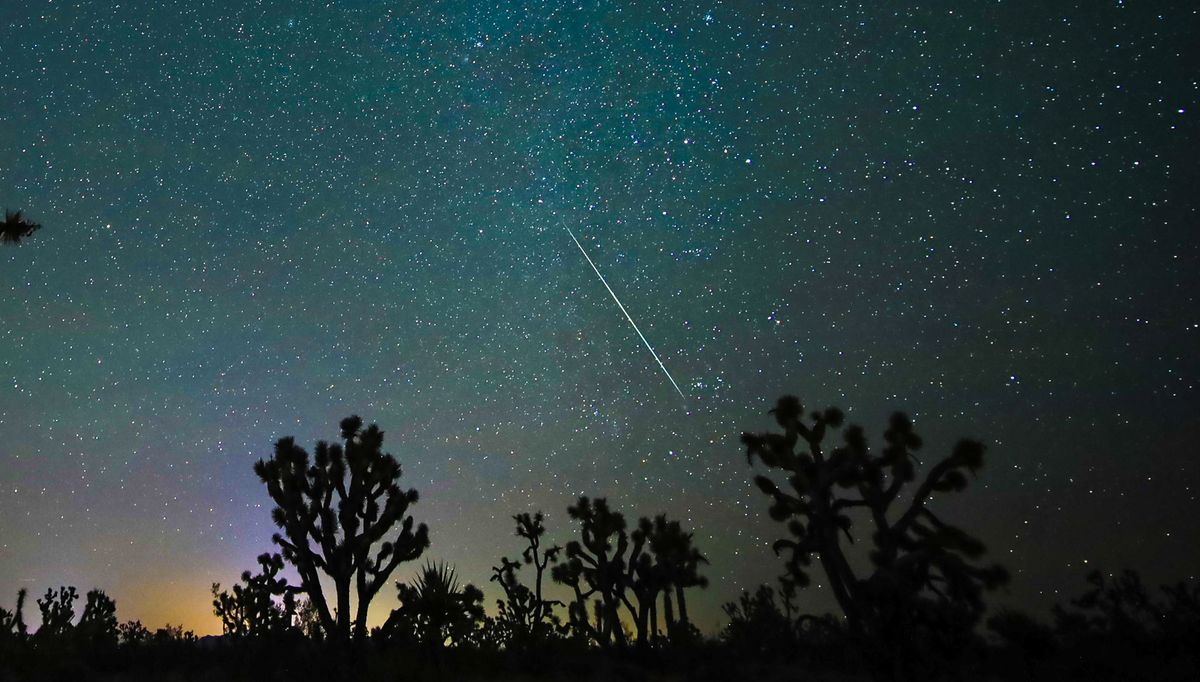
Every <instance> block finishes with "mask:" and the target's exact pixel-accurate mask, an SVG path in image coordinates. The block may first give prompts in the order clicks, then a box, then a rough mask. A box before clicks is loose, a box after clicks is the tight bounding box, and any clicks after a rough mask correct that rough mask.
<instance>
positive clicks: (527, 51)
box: [0, 0, 1200, 633]
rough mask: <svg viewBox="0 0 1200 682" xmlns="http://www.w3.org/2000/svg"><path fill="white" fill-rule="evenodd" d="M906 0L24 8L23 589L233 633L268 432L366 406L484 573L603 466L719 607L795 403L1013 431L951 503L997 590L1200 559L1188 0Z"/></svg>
mask: <svg viewBox="0 0 1200 682" xmlns="http://www.w3.org/2000/svg"><path fill="white" fill-rule="evenodd" d="M493 5H499V6H498V7H494V6H493ZM1173 5H1174V6H1173ZM885 7H891V5H889V4H888V3H883V4H880V3H862V4H856V3H839V4H836V5H834V4H824V3H812V4H803V5H799V4H794V3H774V2H770V3H761V4H759V3H750V2H735V3H721V2H711V3H708V4H699V5H697V4H692V3H653V4H650V3H647V4H644V5H643V4H641V3H625V2H595V1H591V0H589V1H588V2H581V3H565V2H564V3H558V2H530V3H508V2H497V3H491V2H477V1H455V2H385V1H382V0H372V1H367V0H341V1H336V2H335V1H332V0H331V1H330V2H321V3H317V2H300V1H298V0H277V1H275V0H268V1H263V2H230V1H225V0H220V1H219V0H179V1H175V2H171V1H167V0H132V1H129V2H122V3H119V4H118V3H116V2H111V1H109V0H104V1H100V0H97V1H94V2H85V1H80V2H71V1H66V0H60V1H55V2H46V1H37V2H35V1H34V0H5V1H4V2H3V3H0V25H2V26H4V27H5V29H4V30H5V34H4V39H3V43H2V44H0V207H8V208H10V209H14V210H15V209H22V210H24V211H25V212H26V214H27V216H28V217H30V218H31V219H33V220H36V221H38V222H40V223H42V224H43V225H44V228H43V229H42V230H41V231H40V232H38V233H37V234H36V235H34V236H33V237H32V238H31V239H29V240H28V241H27V242H24V243H22V245H20V246H19V247H15V248H3V249H0V344H2V345H3V349H4V350H3V352H0V604H2V605H4V606H6V607H9V608H11V605H12V602H13V601H14V600H15V593H16V591H17V589H18V588H20V587H22V586H24V587H28V588H30V591H31V592H34V593H36V594H40V593H42V592H44V591H45V589H46V588H47V587H49V586H52V585H53V586H57V585H59V584H68V585H72V584H73V585H77V586H78V587H79V588H80V589H81V591H82V590H86V589H89V588H91V587H94V586H98V587H101V588H104V589H106V590H107V591H108V593H109V594H110V595H112V596H113V597H114V598H115V599H116V601H117V605H118V616H119V617H120V618H121V619H122V620H125V619H132V618H139V619H141V620H142V621H143V622H144V623H146V624H147V625H150V626H152V627H156V626H160V625H162V624H163V623H164V622H166V621H170V622H173V623H179V622H182V623H183V624H184V625H185V626H187V627H190V628H194V629H195V630H196V631H197V632H199V633H208V632H214V631H218V630H219V623H218V621H217V619H216V618H215V617H213V616H212V614H211V606H210V601H211V597H210V595H209V586H210V584H211V583H212V582H214V581H220V582H222V583H224V584H226V585H228V584H229V583H231V582H233V581H236V579H237V576H238V574H239V573H240V572H241V571H242V570H243V569H246V568H251V567H253V565H254V557H255V556H256V555H257V554H259V553H260V552H263V551H267V550H269V549H270V548H271V544H270V536H271V534H272V532H273V530H274V529H273V527H272V524H271V521H270V516H269V509H270V504H269V500H268V498H267V495H266V492H265V489H264V487H263V486H262V485H261V484H260V483H259V482H258V480H257V479H256V477H255V476H254V474H253V472H252V470H251V465H252V463H253V462H254V461H255V460H256V459H258V458H260V457H265V456H268V455H269V454H270V451H271V446H272V443H273V442H274V441H275V440H276V439H278V438H280V437H282V436H287V435H292V436H295V437H296V438H297V441H298V442H299V443H301V444H303V445H305V446H306V447H310V448H311V446H312V444H313V443H314V441H316V440H317V439H318V438H326V439H333V438H335V437H336V436H337V423H338V421H339V420H340V419H341V418H342V417H345V416H347V415H349V414H358V415H361V416H362V417H363V418H364V419H365V420H366V421H367V422H376V423H378V424H379V425H380V427H381V428H383V429H384V431H385V432H386V434H387V442H386V446H387V448H386V449H388V450H389V451H391V452H392V453H394V454H395V455H396V456H397V457H398V459H400V461H401V462H402V464H403V465H404V472H405V473H404V478H403V479H402V483H403V484H404V485H405V486H411V487H415V488H416V489H417V490H418V491H419V492H420V493H421V502H420V504H418V505H417V506H416V507H415V508H414V510H413V513H414V515H415V516H416V518H417V519H418V520H419V521H425V522H427V523H428V524H429V525H430V529H431V536H432V542H433V545H432V548H431V549H430V550H429V552H428V553H427V555H426V556H427V557H429V558H432V559H444V560H447V561H449V562H452V563H454V564H455V565H457V567H458V569H459V572H460V574H461V575H462V576H463V578H464V579H465V580H469V581H472V582H474V583H475V584H477V585H487V587H488V590H489V592H488V594H489V599H488V602H489V604H490V602H491V600H492V597H493V596H494V595H495V592H494V591H493V590H491V587H492V585H490V584H487V579H488V576H489V575H490V571H489V567H490V566H491V565H493V564H494V563H496V562H497V561H498V558H499V557H500V556H501V555H503V554H507V555H508V556H514V555H515V553H516V552H517V551H519V547H520V545H519V543H518V541H517V538H515V537H513V536H512V523H511V520H510V516H511V515H512V514H515V513H517V512H520V511H527V510H533V509H537V508H540V509H543V510H545V511H546V512H548V521H547V523H548V526H549V529H550V536H551V537H552V538H553V539H554V540H556V541H559V542H566V541H567V540H569V539H571V537H572V535H573V534H574V528H573V527H571V526H569V521H568V519H567V518H566V514H565V508H566V506H567V505H568V504H570V503H571V502H572V501H573V500H574V499H575V498H577V497H578V496H579V495H581V494H588V495H593V496H608V497H609V499H610V502H611V503H612V504H613V505H614V506H615V507H616V508H617V509H619V510H621V511H623V512H625V513H626V515H627V516H628V517H630V518H631V520H632V519H636V517H638V516H640V515H651V514H654V513H659V512H667V513H668V514H670V515H671V516H673V517H675V518H680V519H682V520H683V521H684V523H685V525H687V526H688V527H690V528H693V529H694V530H695V531H696V542H697V544H698V546H699V547H700V548H701V550H702V551H704V552H705V553H706V554H707V555H708V557H709V558H710V560H711V562H712V565H711V566H710V567H709V568H708V570H707V575H708V576H709V578H710V580H711V582H712V585H711V586H710V587H709V589H708V590H707V591H705V592H704V593H703V594H695V595H693V596H692V597H691V601H692V603H693V605H692V610H693V611H694V612H695V614H694V617H695V618H696V619H697V620H699V621H700V623H701V624H702V625H703V626H704V628H705V629H706V630H708V631H710V632H713V631H715V630H716V628H717V627H718V625H719V621H720V618H721V614H720V611H719V605H720V604H721V603H722V602H724V601H727V600H729V599H732V598H733V597H735V596H736V594H737V593H738V591H739V590H741V589H743V588H749V589H753V588H754V587H755V586H756V585H758V584H759V583H762V582H765V581H770V580H773V579H774V577H775V576H777V575H778V574H780V573H781V565H782V563H781V561H780V560H777V559H775V558H774V556H773V555H772V553H771V550H770V543H771V541H773V540H774V539H775V538H777V537H781V536H782V534H783V533H784V531H783V529H782V527H779V526H778V525H776V524H775V523H774V522H772V521H771V520H770V519H769V518H768V517H767V515H766V508H767V500H766V499H765V498H764V497H763V496H762V495H761V493H759V492H758V491H757V489H756V488H754V487H753V485H752V483H751V477H752V475H753V471H752V470H751V469H750V468H749V467H748V466H747V464H746V458H745V454H744V451H743V449H742V448H741V446H740V445H739V443H738V436H739V433H740V432H741V431H743V430H762V429H765V428H767V427H768V426H770V425H771V424H772V422H771V420H770V418H769V417H768V416H767V415H766V410H767V409H769V408H770V406H771V405H773V403H774V401H775V399H776V398H777V397H779V396H780V395H782V394H784V393H796V394H798V395H800V396H801V397H803V398H804V400H805V401H806V403H809V404H812V405H813V406H823V405H828V404H837V405H840V406H842V407H844V408H846V409H847V410H848V411H849V416H850V419H851V421H854V422H857V423H861V424H862V425H863V426H864V427H866V429H867V431H868V434H870V435H871V436H873V439H874V441H875V442H879V438H880V434H881V433H882V430H883V427H884V425H885V420H886V417H887V415H888V414H889V413H890V412H891V411H893V410H897V409H901V410H905V411H908V412H909V413H910V414H912V415H913V416H914V418H915V419H916V424H917V428H918V431H919V432H920V433H922V434H923V435H924V436H925V438H926V443H927V447H926V449H925V450H924V451H923V453H924V457H923V462H924V463H925V465H926V466H928V465H929V464H930V463H931V460H936V458H938V457H939V456H941V455H942V454H948V452H949V449H950V447H951V445H952V444H953V442H954V441H955V440H956V439H957V438H958V437H960V436H972V437H977V438H980V439H982V440H984V441H985V442H987V443H988V444H989V459H988V461H987V465H986V466H985V468H984V470H983V472H982V474H981V477H980V479H979V481H978V482H977V483H976V484H975V485H973V486H972V487H970V488H969V489H968V490H967V491H966V492H965V493H963V494H962V495H960V496H958V497H957V498H955V499H950V498H943V499H938V500H935V505H936V506H937V507H938V508H940V509H943V510H945V513H946V515H947V516H949V517H950V518H951V519H954V520H955V521H957V522H958V523H960V524H962V525H964V526H965V527H967V528H969V529H972V530H974V531H977V532H978V533H979V534H980V535H981V536H982V537H983V539H984V540H985V541H986V542H987V543H988V546H989V549H990V552H991V557H992V558H994V559H996V560H999V561H1001V562H1002V563H1004V564H1006V565H1007V566H1008V567H1009V568H1010V569H1011V571H1012V572H1013V581H1012V583H1011V585H1010V587H1009V588H1007V590H1005V591H1002V592H1001V593H999V594H997V595H995V596H994V597H993V598H992V601H993V603H1006V604H1011V605H1015V606H1018V607H1020V608H1025V609H1029V610H1031V611H1032V612H1034V613H1035V614H1037V615H1044V614H1045V613H1046V610H1047V609H1048V608H1049V606H1050V604H1052V603H1053V602H1054V601H1056V600H1058V601H1061V600H1064V599H1065V598H1066V597H1069V596H1072V595H1075V594H1078V593H1080V592H1081V591H1082V590H1083V588H1084V587H1085V585H1084V576H1085V574H1086V573H1087V572H1088V571H1089V570H1091V569H1092V568H1100V569H1103V570H1108V571H1115V570H1119V569H1121V568H1124V567H1127V566H1128V567H1133V568H1137V569H1141V570H1142V571H1143V572H1144V574H1145V575H1146V577H1147V579H1148V581H1150V582H1151V584H1156V583H1158V582H1162V581H1165V580H1168V579H1170V580H1176V579H1181V578H1186V577H1193V578H1194V577H1196V575H1197V570H1198V568H1197V567H1198V566H1200V542H1197V540H1198V538H1200V515H1198V514H1197V511H1198V510H1200V506H1198V505H1197V501H1198V500H1197V496H1198V491H1200V460H1198V457H1197V455H1200V448H1198V446H1197V442H1198V440H1197V439H1198V438H1200V353H1197V350H1198V349H1200V300H1198V297H1200V239H1198V237H1200V235H1198V233H1197V230H1198V227H1200V212H1198V210H1197V207H1198V206H1200V202H1198V201H1197V198H1196V194H1197V191H1198V190H1200V173H1198V172H1197V158H1198V155H1200V151H1198V150H1200V68H1198V66H1200V58H1198V55H1197V52H1196V51H1195V48H1194V46H1193V43H1194V41H1195V40H1196V36H1197V35H1198V34H1200V15H1198V13H1197V10H1196V9H1195V8H1194V3H1190V2H1179V3H1145V2H1099V1H1097V2H1081V3H1060V2H1054V3H1046V2H994V1H991V2H973V3H965V4H964V3H958V2H935V3H922V4H921V5H920V7H919V8H911V9H909V10H905V11H900V12H892V11H890V10H888V9H884V8H885ZM567 228H570V229H571V230H572V231H573V232H574V233H575V234H576V235H577V236H578V237H579V239H580V242H581V243H582V244H583V246H584V248H585V249H586V250H587V252H588V255H590V257H591V258H592V259H593V260H594V261H595V263H596V265H597V267H598V268H599V269H600V271H601V272H602V273H603V274H604V276H605V278H606V279H607V280H608V282H609V284H611V285H612V288H613V290H614V291H615V292H616V294H617V295H618V296H619V297H620V299H621V301H622V303H623V304H624V305H625V307H626V308H627V309H628V311H629V314H630V315H631V316H632V317H633V319H634V320H635V321H636V322H637V324H638V326H639V327H640V328H641V330H642V332H643V333H644V334H645V336H646V338H647V339H648V340H649V342H650V343H651V344H652V345H653V347H654V349H655V351H657V353H658V355H659V356H660V357H661V358H662V361H663V363H664V364H665V366H666V367H667V369H668V370H669V371H670V373H671V375H672V376H673V377H674V379H675V380H676V381H677V382H678V383H679V387H680V389H681V390H682V391H683V393H684V394H685V395H686V399H681V398H680V396H679V394H678V393H676V391H675V389H674V388H673V387H672V385H671V383H670V382H669V381H668V379H667V377H666V376H665V375H664V373H663V372H662V370H661V369H660V368H659V366H658V365H657V363H656V362H655V360H654V357H653V356H652V355H651V354H650V352H649V351H648V350H647V348H646V347H645V346H644V345H643V344H642V341H641V339H639V338H638V335H637V334H636V333H635V331H634V330H633V328H632V327H631V326H630V324H629V322H628V321H627V320H626V319H625V317H624V315H623V314H622V313H621V310H620V309H619V308H618V307H617V305H616V303H614V301H613V299H612V298H611V297H610V296H609V294H608V292H607V291H605V289H604V286H603V285H602V284H601V282H600V280H599V279H597V277H596V275H595V273H594V272H593V271H592V270H591V268H590V267H589V265H588V263H587V261H586V260H585V259H584V257H583V255H582V254H581V253H580V252H579V249H577V248H576V246H575V244H574V243H573V242H572V240H571V237H570V235H569V234H568V233H567ZM865 539H866V538H865V537H864V540H865ZM417 567H418V564H417V563H413V564H406V565H403V566H401V568H400V569H398V570H397V572H396V574H395V575H394V578H399V579H407V578H409V577H410V576H412V575H413V573H414V572H415V570H416V568H417ZM822 577H823V576H821V575H820V574H819V572H818V573H817V575H816V578H817V581H818V582H820V580H821V578H822ZM393 595H394V590H392V589H390V588H388V589H385V591H384V592H383V593H382V594H381V597H380V599H379V601H378V602H377V606H376V607H375V609H373V620H376V621H378V620H379V619H381V618H383V617H384V616H385V615H386V612H387V610H388V609H389V608H391V606H392V604H393V603H394V597H393ZM31 607H32V604H31ZM801 607H802V608H803V609H805V610H812V611H824V610H827V609H830V608H832V607H833V602H832V600H831V599H830V598H829V596H828V595H827V594H825V593H824V592H823V591H822V590H820V589H817V588H813V589H810V590H808V591H806V592H804V593H802V600H801ZM32 620H33V622H35V623H36V622H37V619H36V615H34V616H33V618H32Z"/></svg>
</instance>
